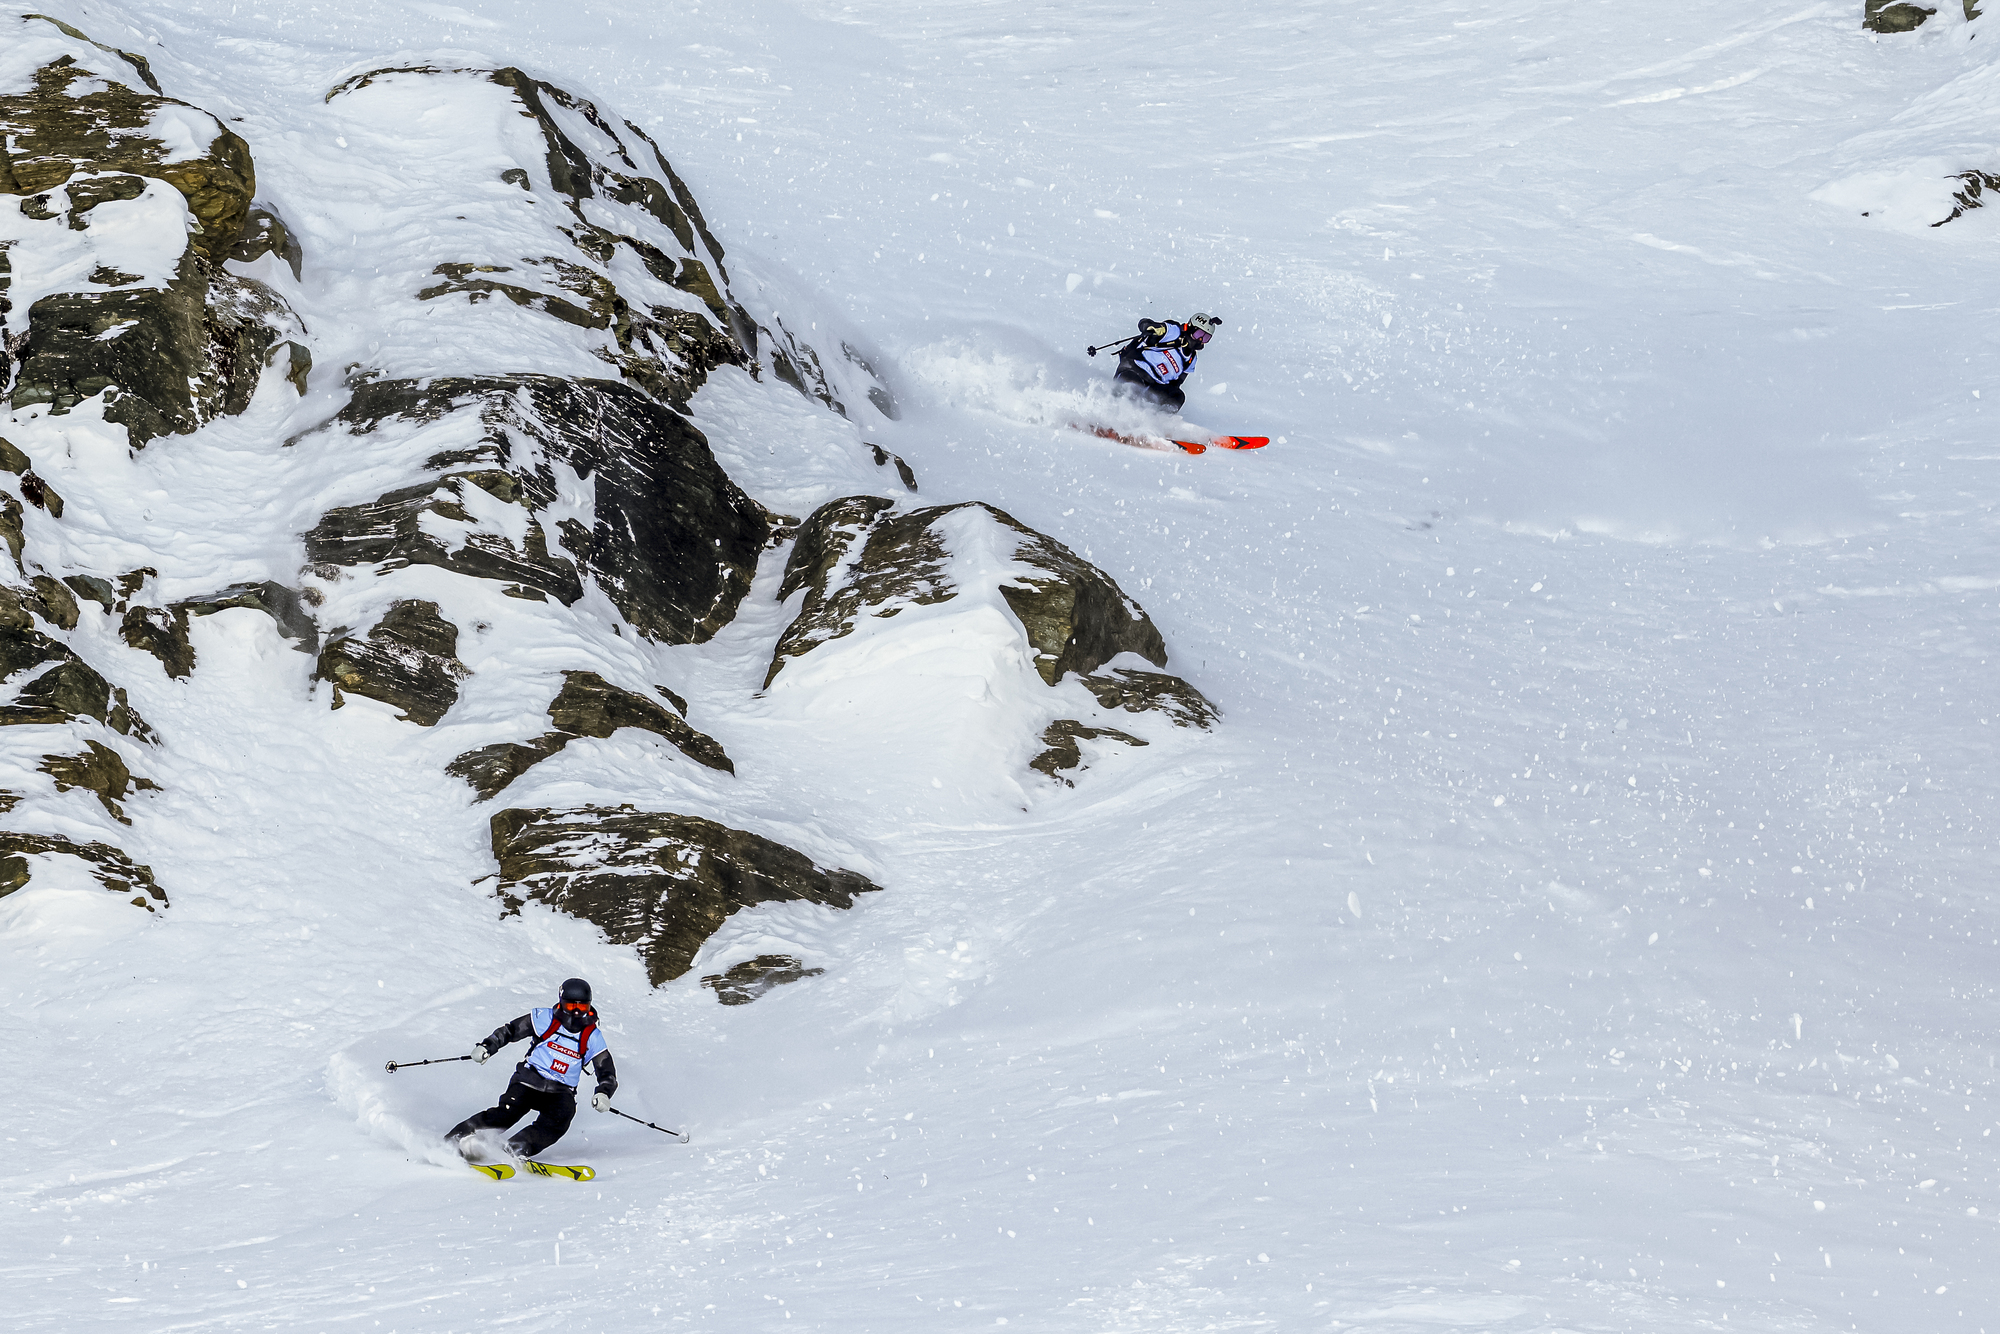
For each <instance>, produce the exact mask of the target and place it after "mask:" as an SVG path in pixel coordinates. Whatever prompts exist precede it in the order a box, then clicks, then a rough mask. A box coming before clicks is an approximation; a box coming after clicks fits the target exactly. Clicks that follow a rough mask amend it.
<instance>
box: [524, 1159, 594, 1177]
mask: <svg viewBox="0 0 2000 1334" xmlns="http://www.w3.org/2000/svg"><path fill="white" fill-rule="evenodd" d="M521 1166H523V1167H525V1168H527V1169H528V1170H529V1171H530V1172H533V1173H534V1174H535V1175H536V1176H538V1177H568V1178H569V1179H570V1180H571V1181H589V1180H590V1179H591V1178H592V1177H595V1176H596V1175H597V1172H596V1170H595V1169H593V1168H588V1167H584V1166H582V1165H581V1164H578V1165H577V1166H574V1167H569V1166H565V1165H564V1164H562V1163H538V1162H536V1161H535V1160H534V1159H532V1158H524V1159H522V1160H521Z"/></svg>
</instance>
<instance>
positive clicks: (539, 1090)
mask: <svg viewBox="0 0 2000 1334" xmlns="http://www.w3.org/2000/svg"><path fill="white" fill-rule="evenodd" d="M523 1038H529V1039H532V1042H531V1044H530V1045H529V1047H528V1054H527V1056H526V1057H525V1058H523V1059H522V1061H521V1063H520V1064H519V1065H516V1066H515V1067H514V1077H513V1078H512V1079H510V1080H508V1081H507V1091H506V1092H505V1093H503V1094H501V1095H500V1101H499V1102H498V1103H496V1104H495V1105H493V1106H491V1107H489V1108H487V1109H486V1110H485V1111H483V1112H474V1113H473V1114H472V1115H471V1116H468V1117H466V1118H465V1119H464V1120H463V1121H460V1122H459V1123H458V1124H457V1125H455V1126H453V1127H452V1128H451V1130H450V1131H449V1132H447V1133H446V1135H445V1138H446V1139H447V1140H451V1141H453V1142H459V1141H462V1140H464V1139H465V1137H466V1136H467V1135H470V1134H471V1133H472V1132H473V1131H475V1130H505V1129H507V1128H508V1127H509V1126H511V1125H513V1124H514V1123H515V1122H516V1121H519V1120H520V1119H521V1118H522V1117H524V1116H526V1115H527V1114H528V1113H529V1112H540V1113H541V1115H540V1116H537V1117H536V1118H535V1119H534V1121H533V1122H532V1123H531V1124H530V1125H529V1126H528V1127H527V1128H526V1129H525V1130H523V1131H521V1132H520V1133H519V1134H517V1135H514V1136H512V1137H510V1138H509V1139H508V1141H507V1148H508V1151H509V1152H511V1153H513V1154H515V1155H516V1156H518V1157H521V1158H532V1157H534V1156H535V1155H536V1154H538V1153H540V1152H541V1151H542V1150H543V1149H546V1148H548V1147H549V1145H551V1144H554V1143H555V1142H556V1141H557V1140H559V1139H561V1138H562V1137H563V1132H564V1131H566V1130H568V1129H569V1123H570V1118H572V1117H574V1116H575V1115H576V1090H577V1085H578V1083H579V1082H580V1081H581V1080H582V1078H583V1069H584V1067H585V1066H586V1065H588V1066H590V1067H591V1068H592V1070H593V1071H594V1072H595V1073H596V1075H597V1091H596V1092H595V1093H594V1094H592V1095H591V1099H590V1105H591V1106H592V1107H595V1108H596V1109H597V1110H598V1111H600V1112H602V1111H604V1110H606V1109H608V1108H609V1107H610V1106H611V1095H612V1094H614V1093H616V1092H617V1091H618V1073H617V1071H616V1070H614V1069H613V1068H612V1065H611V1052H610V1050H609V1048H608V1047H607V1045H606V1044H605V1041H604V1035H603V1034H602V1033H601V1032H599V1031H598V1027H597V1009H596V1007H595V1006H593V1005H592V1004H591V1003H590V983H588V982H586V981H584V980H583V979H582V978H580V977H572V978H570V979H569V980H568V981H567V982H564V983H563V984H562V992H561V994H560V996H558V997H557V1000H556V1003H555V1005H554V1006H553V1007H552V1008H546V1009H534V1010H530V1011H529V1012H528V1013H526V1014H524V1015H522V1016H521V1017H520V1018H518V1019H514V1020H510V1021H509V1022H507V1023H505V1024H502V1025H501V1026H500V1027H498V1028H496V1029H494V1030H493V1031H492V1032H491V1033H490V1034H488V1035H487V1036H486V1037H484V1038H482V1039H480V1041H479V1042H478V1043H476V1044H475V1045H474V1046H473V1048H472V1059H473V1060H474V1061H476V1062H478V1063H480V1064H484V1063H485V1061H486V1058H487V1057H489V1056H491V1055H492V1054H493V1053H494V1052H497V1051H499V1050H500V1049H501V1048H502V1047H504V1046H506V1045H507V1044H508V1043H510V1042H519V1041H521V1040H522V1039H523ZM459 1147H460V1151H461V1152H462V1151H463V1150H464V1148H465V1146H464V1145H463V1144H462V1143H461V1144H460V1145H459Z"/></svg>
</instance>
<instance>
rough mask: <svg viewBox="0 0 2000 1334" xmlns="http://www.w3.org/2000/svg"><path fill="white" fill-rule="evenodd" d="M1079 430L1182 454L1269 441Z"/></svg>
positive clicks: (1259, 437) (1100, 428) (1246, 437)
mask: <svg viewBox="0 0 2000 1334" xmlns="http://www.w3.org/2000/svg"><path fill="white" fill-rule="evenodd" d="M1076 429H1077V430H1079V431H1088V432H1090V433H1091V434H1092V435H1094V436H1097V437H1098V438H1099V439H1101V440H1116V441H1117V442H1118V443H1119V444H1121V445H1134V446H1137V447H1138V448H1140V449H1167V448H1169V447H1171V448H1174V449H1178V450H1180V451H1181V452H1182V453H1184V454H1206V453H1207V452H1208V451H1209V447H1210V446H1213V447H1215V448H1216V449H1262V448H1263V447H1264V446H1266V445H1268V444H1270V443H1271V437H1270V436H1268V435H1219V436H1216V437H1215V438H1214V439H1212V440H1208V441H1206V442H1203V441H1200V440H1169V439H1167V438H1166V437H1164V436H1157V435H1132V434H1129V433H1127V432H1124V431H1114V430H1112V429H1111V428H1110V427H1109V426H1078V427H1077V428H1076Z"/></svg>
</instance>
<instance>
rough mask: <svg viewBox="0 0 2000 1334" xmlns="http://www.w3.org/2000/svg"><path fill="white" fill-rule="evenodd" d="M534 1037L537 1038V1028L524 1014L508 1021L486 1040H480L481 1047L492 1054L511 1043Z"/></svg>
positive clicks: (489, 1034) (488, 1035) (487, 1036)
mask: <svg viewBox="0 0 2000 1334" xmlns="http://www.w3.org/2000/svg"><path fill="white" fill-rule="evenodd" d="M533 1036H535V1026H534V1025H533V1024H532V1023H530V1022H529V1021H528V1016H527V1015H525V1014H524V1015H522V1016H521V1017H520V1018H518V1019H510V1020H508V1021H507V1022H506V1023H504V1024H502V1025H500V1027H498V1028H496V1029H494V1030H493V1031H492V1032H491V1033H488V1034H487V1035H486V1036H485V1037H484V1038H481V1039H480V1041H479V1045H480V1046H482V1047H484V1048H486V1050H487V1051H488V1052H489V1053H490V1052H496V1051H499V1050H500V1049H501V1048H502V1047H504V1046H506V1045H507V1044H508V1043H510V1042H519V1041H520V1040H521V1039H523V1038H531V1037H533Z"/></svg>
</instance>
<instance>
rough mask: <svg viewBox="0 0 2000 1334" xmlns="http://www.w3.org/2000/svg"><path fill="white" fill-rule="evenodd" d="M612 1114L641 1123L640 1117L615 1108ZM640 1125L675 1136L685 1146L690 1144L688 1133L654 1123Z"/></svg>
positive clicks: (645, 1122)
mask: <svg viewBox="0 0 2000 1334" xmlns="http://www.w3.org/2000/svg"><path fill="white" fill-rule="evenodd" d="M611 1114H612V1115H613V1116H622V1117H624V1118H625V1119H626V1120H627V1121H639V1118H638V1117H636V1116H634V1115H632V1113H630V1112H621V1111H619V1110H618V1109H617V1108H616V1107H613V1108H612V1109H611ZM639 1124H640V1125H642V1126H647V1127H649V1128H651V1129H653V1130H657V1131H659V1132H660V1133H661V1134H662V1135H672V1136H673V1137H674V1138H675V1139H677V1140H679V1141H680V1142H681V1143H683V1144H685V1143H687V1142H688V1137H687V1133H686V1132H685V1131H680V1130H669V1129H667V1128H666V1127H665V1126H656V1125H654V1124H653V1123H652V1122H651V1121H639Z"/></svg>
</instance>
